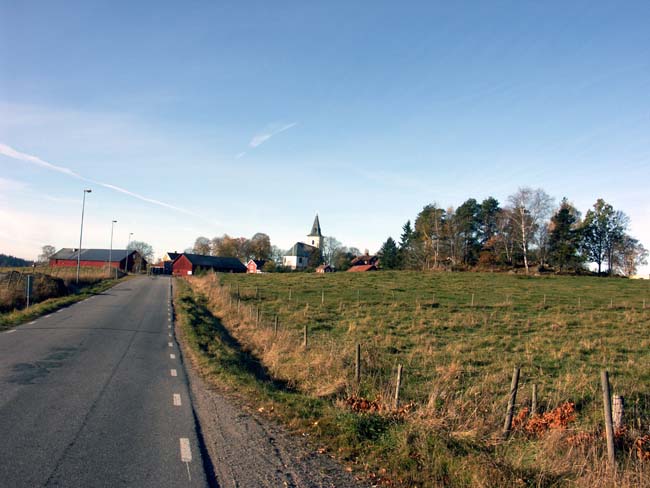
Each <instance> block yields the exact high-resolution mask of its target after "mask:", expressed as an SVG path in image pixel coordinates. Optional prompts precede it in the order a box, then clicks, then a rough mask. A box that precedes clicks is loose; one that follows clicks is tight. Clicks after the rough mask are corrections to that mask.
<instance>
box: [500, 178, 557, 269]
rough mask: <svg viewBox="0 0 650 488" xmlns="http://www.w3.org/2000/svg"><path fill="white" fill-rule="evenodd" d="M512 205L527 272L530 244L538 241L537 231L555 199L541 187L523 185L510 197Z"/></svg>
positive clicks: (512, 216) (515, 226) (514, 223)
mask: <svg viewBox="0 0 650 488" xmlns="http://www.w3.org/2000/svg"><path fill="white" fill-rule="evenodd" d="M508 202H509V203H510V206H511V207H512V208H511V210H512V212H511V214H510V216H511V219H512V222H513V226H514V228H515V229H516V232H517V238H518V239H517V240H518V242H519V246H520V247H521V252H522V255H523V258H524V267H525V268H526V274H528V271H529V263H528V256H529V250H530V245H531V244H533V243H535V242H536V241H537V239H536V238H537V237H538V236H537V233H538V231H539V229H540V226H541V224H542V223H543V221H544V220H545V219H546V218H548V216H549V215H550V213H551V209H552V208H553V199H552V198H551V197H550V196H549V195H548V194H547V193H546V192H545V191H544V190H542V189H541V188H537V189H535V190H534V189H532V188H530V187H522V188H519V189H518V190H517V192H516V193H514V194H512V195H510V196H509V197H508Z"/></svg>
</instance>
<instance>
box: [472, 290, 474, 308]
mask: <svg viewBox="0 0 650 488" xmlns="http://www.w3.org/2000/svg"><path fill="white" fill-rule="evenodd" d="M473 306H474V293H472V307H473Z"/></svg>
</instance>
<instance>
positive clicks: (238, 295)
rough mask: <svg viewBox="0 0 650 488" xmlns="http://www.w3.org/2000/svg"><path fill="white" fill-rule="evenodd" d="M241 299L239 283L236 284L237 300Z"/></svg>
mask: <svg viewBox="0 0 650 488" xmlns="http://www.w3.org/2000/svg"><path fill="white" fill-rule="evenodd" d="M240 298H241V295H240V294H239V283H237V300H239V299H240Z"/></svg>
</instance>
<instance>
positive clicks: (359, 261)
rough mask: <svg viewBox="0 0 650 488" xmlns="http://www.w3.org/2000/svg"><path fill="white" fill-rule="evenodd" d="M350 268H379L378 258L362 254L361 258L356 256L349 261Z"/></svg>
mask: <svg viewBox="0 0 650 488" xmlns="http://www.w3.org/2000/svg"><path fill="white" fill-rule="evenodd" d="M350 265H351V266H368V265H374V266H379V257H378V256H371V255H370V254H364V255H363V256H357V257H356V258H354V259H353V260H352V261H350Z"/></svg>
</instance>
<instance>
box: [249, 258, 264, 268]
mask: <svg viewBox="0 0 650 488" xmlns="http://www.w3.org/2000/svg"><path fill="white" fill-rule="evenodd" d="M251 261H252V262H253V263H255V266H257V268H258V269H260V268H262V267H263V266H264V265H265V264H266V259H249V260H248V263H246V264H250V263H251Z"/></svg>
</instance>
